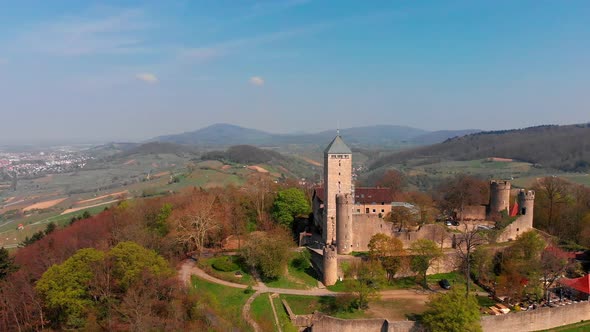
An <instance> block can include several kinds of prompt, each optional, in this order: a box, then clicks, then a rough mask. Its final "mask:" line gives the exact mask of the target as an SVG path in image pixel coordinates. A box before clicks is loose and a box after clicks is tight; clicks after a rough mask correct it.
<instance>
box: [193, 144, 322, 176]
mask: <svg viewBox="0 0 590 332" xmlns="http://www.w3.org/2000/svg"><path fill="white" fill-rule="evenodd" d="M201 160H203V161H206V160H217V161H221V162H223V163H233V164H243V165H256V164H258V165H268V166H270V168H273V169H276V171H277V172H278V173H281V174H284V175H285V176H290V177H294V178H301V177H305V178H309V179H311V178H314V177H315V176H316V175H319V173H320V168H319V167H318V166H317V165H313V164H311V163H309V162H307V161H305V160H303V159H300V158H296V157H292V156H285V155H282V154H280V153H279V152H276V151H272V150H268V149H261V148H257V147H255V146H251V145H235V146H231V147H229V148H228V149H227V150H225V151H209V152H206V153H204V154H202V155H201Z"/></svg>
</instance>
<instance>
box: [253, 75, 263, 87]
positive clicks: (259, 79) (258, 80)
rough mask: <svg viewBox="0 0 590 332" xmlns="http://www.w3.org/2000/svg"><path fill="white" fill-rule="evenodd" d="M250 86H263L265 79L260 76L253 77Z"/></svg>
mask: <svg viewBox="0 0 590 332" xmlns="http://www.w3.org/2000/svg"><path fill="white" fill-rule="evenodd" d="M250 84H252V85H256V86H263V85H264V79H263V78H262V77H260V76H252V77H250Z"/></svg>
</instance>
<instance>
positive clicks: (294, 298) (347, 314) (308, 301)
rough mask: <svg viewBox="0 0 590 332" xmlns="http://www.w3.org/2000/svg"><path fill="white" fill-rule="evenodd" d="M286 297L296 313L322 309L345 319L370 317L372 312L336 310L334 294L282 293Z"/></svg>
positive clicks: (308, 312) (307, 312)
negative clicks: (305, 294) (306, 294)
mask: <svg viewBox="0 0 590 332" xmlns="http://www.w3.org/2000/svg"><path fill="white" fill-rule="evenodd" d="M281 298H283V299H285V300H286V301H287V303H288V304H289V306H290V307H291V310H293V313H294V314H296V315H309V314H312V313H313V312H314V311H321V312H323V313H325V314H328V315H330V316H333V317H338V318H344V319H358V318H370V317H372V316H371V315H370V314H368V313H366V312H364V311H361V310H355V311H352V312H351V311H347V310H345V311H340V310H335V308H334V307H335V305H336V302H337V298H336V297H334V296H304V295H285V294H283V295H281Z"/></svg>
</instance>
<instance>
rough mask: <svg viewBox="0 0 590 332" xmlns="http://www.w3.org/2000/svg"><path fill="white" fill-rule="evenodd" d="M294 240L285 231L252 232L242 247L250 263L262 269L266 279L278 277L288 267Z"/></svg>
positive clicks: (244, 255) (245, 258)
mask: <svg viewBox="0 0 590 332" xmlns="http://www.w3.org/2000/svg"><path fill="white" fill-rule="evenodd" d="M291 243H292V240H291V239H290V238H289V235H288V234H286V233H285V232H284V231H281V230H277V231H274V232H272V233H262V232H255V233H252V234H250V236H249V237H248V239H247V240H246V243H245V244H244V246H243V247H242V256H243V257H244V260H245V261H246V263H247V264H248V265H250V266H251V267H253V268H256V269H258V270H259V271H260V274H261V275H262V277H263V278H265V279H276V278H278V277H280V276H281V275H283V274H284V273H285V271H286V269H287V263H288V262H289V258H290V248H291Z"/></svg>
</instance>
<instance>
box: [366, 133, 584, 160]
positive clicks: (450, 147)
mask: <svg viewBox="0 0 590 332" xmlns="http://www.w3.org/2000/svg"><path fill="white" fill-rule="evenodd" d="M488 157H499V158H509V159H514V160H517V161H524V162H528V163H532V164H536V165H537V166H539V167H545V168H553V169H559V170H563V171H588V170H590V123H588V124H578V125H567V126H555V125H547V126H538V127H529V128H524V129H515V130H504V131H489V132H480V133H475V134H470V135H466V136H462V137H457V138H451V139H448V140H446V141H445V142H443V143H439V144H434V145H430V146H425V147H420V148H414V149H410V150H406V151H401V152H397V153H392V154H388V155H386V156H383V157H381V158H378V159H376V160H375V161H374V162H373V163H371V164H370V165H369V169H370V170H375V169H378V168H381V167H387V166H390V165H396V164H398V165H399V164H404V163H408V162H409V161H414V162H419V163H423V164H429V163H435V162H438V161H441V160H456V161H465V160H474V159H481V158H488Z"/></svg>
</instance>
